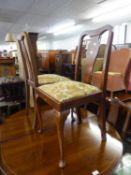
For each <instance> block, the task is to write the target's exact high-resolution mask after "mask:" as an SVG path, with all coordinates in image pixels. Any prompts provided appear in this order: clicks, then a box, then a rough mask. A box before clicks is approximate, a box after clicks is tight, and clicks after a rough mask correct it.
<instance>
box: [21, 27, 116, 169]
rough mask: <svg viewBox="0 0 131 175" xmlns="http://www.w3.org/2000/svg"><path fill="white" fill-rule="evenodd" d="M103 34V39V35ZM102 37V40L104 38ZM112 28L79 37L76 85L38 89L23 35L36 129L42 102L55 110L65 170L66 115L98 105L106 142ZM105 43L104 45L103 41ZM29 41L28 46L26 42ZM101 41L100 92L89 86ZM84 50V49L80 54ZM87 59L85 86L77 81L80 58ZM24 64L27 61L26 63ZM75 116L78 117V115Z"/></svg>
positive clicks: (65, 83) (66, 83)
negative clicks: (101, 75) (70, 111)
mask: <svg viewBox="0 0 131 175" xmlns="http://www.w3.org/2000/svg"><path fill="white" fill-rule="evenodd" d="M105 34H106V35H105ZM103 35H105V37H103ZM112 37H113V32H112V27H111V26H110V25H106V26H104V27H102V28H99V29H96V30H92V31H86V32H84V33H83V34H82V35H81V37H80V42H79V43H78V50H77V56H76V70H75V81H73V80H65V81H59V82H56V83H52V84H44V85H40V86H38V76H36V64H35V60H34V55H33V54H32V52H33V51H32V49H30V50H29V47H30V48H31V44H30V40H29V39H28V37H26V33H23V34H22V38H23V43H22V47H23V51H24V53H25V55H26V56H28V66H27V67H28V71H29V72H30V74H29V75H30V82H31V83H32V86H34V92H35V111H36V113H37V116H38V125H39V126H38V127H39V128H40V129H42V125H43V123H42V115H43V114H42V112H44V111H42V110H41V106H40V103H39V101H40V100H41V99H42V100H43V101H44V102H45V103H47V104H48V105H50V106H51V107H52V108H53V109H54V111H55V112H54V118H55V121H56V127H57V135H58V141H59V149H60V161H59V167H61V168H63V167H64V166H65V160H64V148H63V146H64V145H63V129H64V122H65V120H66V118H67V115H66V114H67V113H66V111H67V112H68V111H69V109H71V108H77V109H79V107H81V106H83V105H86V104H88V103H90V102H91V103H96V102H97V103H98V104H99V110H98V113H97V118H98V123H99V127H100V137H102V140H106V128H105V89H106V83H107V72H108V65H109V58H110V51H111V44H112ZM106 38H107V40H106V41H105V39H106ZM27 39H28V42H27ZM102 39H103V41H104V44H105V45H106V47H105V51H104V61H103V77H102V86H101V87H102V88H101V89H99V88H98V87H95V86H93V85H92V84H91V81H92V77H91V76H92V73H93V68H94V64H95V61H96V57H97V55H98V51H99V48H100V44H101V42H102ZM83 49H85V50H84V51H83ZM84 54H85V55H84ZM83 55H84V57H86V58H87V63H88V64H87V67H86V71H85V75H84V82H80V81H76V80H79V79H80V71H81V69H82V68H81V61H82V60H83V58H81V57H83ZM26 61H27V60H26ZM78 116H79V117H80V115H79V113H78Z"/></svg>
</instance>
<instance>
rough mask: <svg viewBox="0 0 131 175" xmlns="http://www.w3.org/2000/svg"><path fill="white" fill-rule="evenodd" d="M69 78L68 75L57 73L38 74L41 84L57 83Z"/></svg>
mask: <svg viewBox="0 0 131 175" xmlns="http://www.w3.org/2000/svg"><path fill="white" fill-rule="evenodd" d="M67 80H69V79H68V78H66V77H63V76H60V75H55V74H44V75H38V83H39V84H40V85H42V84H50V83H56V82H59V81H67Z"/></svg>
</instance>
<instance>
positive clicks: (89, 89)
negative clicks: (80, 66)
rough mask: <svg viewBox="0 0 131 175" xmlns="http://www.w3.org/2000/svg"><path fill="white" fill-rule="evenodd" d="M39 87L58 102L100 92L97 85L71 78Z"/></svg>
mask: <svg viewBox="0 0 131 175" xmlns="http://www.w3.org/2000/svg"><path fill="white" fill-rule="evenodd" d="M39 89H40V90H42V91H44V92H45V93H46V94H48V95H49V96H51V97H53V98H54V99H56V100H57V101H59V102H63V101H66V100H69V99H73V98H76V97H81V96H86V95H89V94H93V93H96V92H100V90H99V89H98V88H97V87H94V86H92V85H89V84H85V83H81V82H77V81H71V80H70V81H63V82H58V83H54V84H51V85H49V84H48V85H43V86H40V87H39Z"/></svg>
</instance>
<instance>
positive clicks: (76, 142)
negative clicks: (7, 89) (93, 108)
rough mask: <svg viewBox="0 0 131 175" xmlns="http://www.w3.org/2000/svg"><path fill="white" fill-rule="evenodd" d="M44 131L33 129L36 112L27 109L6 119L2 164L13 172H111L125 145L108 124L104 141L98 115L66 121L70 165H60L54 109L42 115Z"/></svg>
mask: <svg viewBox="0 0 131 175" xmlns="http://www.w3.org/2000/svg"><path fill="white" fill-rule="evenodd" d="M43 123H44V130H43V133H42V134H38V133H35V132H34V131H33V129H32V125H33V112H31V113H30V116H29V117H26V116H25V111H21V112H18V113H17V114H14V115H13V116H11V117H9V118H8V119H6V121H5V122H4V124H2V125H1V126H0V143H1V160H0V161H1V162H0V163H1V167H3V168H4V169H5V170H6V171H7V174H8V175H10V174H12V175H16V174H17V175H91V174H92V172H93V171H95V170H98V171H99V172H100V174H101V175H108V174H110V173H111V171H112V170H113V169H114V167H115V166H116V165H117V163H118V162H119V160H120V158H121V156H122V151H123V146H122V144H121V142H120V141H119V140H120V137H119V135H118V133H117V132H116V131H115V130H114V129H113V128H112V127H111V126H110V125H108V124H107V141H106V142H101V137H100V130H99V128H98V125H97V122H96V118H95V117H94V116H89V117H86V118H84V119H83V122H82V124H78V123H77V119H76V121H75V122H74V124H73V125H72V124H71V119H70V116H69V117H68V119H67V121H66V123H65V130H64V135H65V137H64V145H65V147H64V149H65V159H66V162H67V165H66V167H65V168H64V169H60V168H59V167H58V160H59V148H58V140H57V134H56V127H55V122H54V118H53V110H47V111H46V113H45V114H44V116H43Z"/></svg>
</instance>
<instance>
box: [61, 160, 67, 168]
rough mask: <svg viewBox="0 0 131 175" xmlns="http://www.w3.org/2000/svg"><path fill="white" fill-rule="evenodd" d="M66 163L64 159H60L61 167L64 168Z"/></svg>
mask: <svg viewBox="0 0 131 175" xmlns="http://www.w3.org/2000/svg"><path fill="white" fill-rule="evenodd" d="M65 165H66V162H65V161H64V160H60V161H59V167H60V168H64V167H65Z"/></svg>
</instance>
